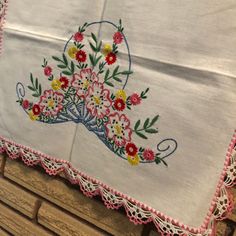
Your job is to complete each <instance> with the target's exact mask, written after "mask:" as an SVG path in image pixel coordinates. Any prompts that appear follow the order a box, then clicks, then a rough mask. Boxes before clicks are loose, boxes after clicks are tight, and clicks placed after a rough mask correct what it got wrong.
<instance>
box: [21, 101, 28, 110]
mask: <svg viewBox="0 0 236 236" xmlns="http://www.w3.org/2000/svg"><path fill="white" fill-rule="evenodd" d="M22 107H23V108H24V109H25V110H27V109H28V108H29V101H28V100H24V101H23V102H22Z"/></svg>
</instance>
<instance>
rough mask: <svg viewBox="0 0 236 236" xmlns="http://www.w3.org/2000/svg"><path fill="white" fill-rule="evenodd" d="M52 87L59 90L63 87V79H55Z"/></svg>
mask: <svg viewBox="0 0 236 236" xmlns="http://www.w3.org/2000/svg"><path fill="white" fill-rule="evenodd" d="M51 86H52V89H53V90H55V91H57V90H59V89H61V81H60V80H59V79H54V80H53V81H52V83H51Z"/></svg>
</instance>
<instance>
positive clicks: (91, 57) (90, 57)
mask: <svg viewBox="0 0 236 236" xmlns="http://www.w3.org/2000/svg"><path fill="white" fill-rule="evenodd" d="M89 59H90V61H91V64H92V66H94V59H93V56H92V55H91V54H89Z"/></svg>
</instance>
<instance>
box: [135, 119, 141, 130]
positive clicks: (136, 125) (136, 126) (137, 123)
mask: <svg viewBox="0 0 236 236" xmlns="http://www.w3.org/2000/svg"><path fill="white" fill-rule="evenodd" d="M140 123H141V120H138V121H137V122H136V124H135V126H134V130H137V129H138V127H139V125H140Z"/></svg>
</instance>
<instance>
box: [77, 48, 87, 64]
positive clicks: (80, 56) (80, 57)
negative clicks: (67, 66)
mask: <svg viewBox="0 0 236 236" xmlns="http://www.w3.org/2000/svg"><path fill="white" fill-rule="evenodd" d="M75 58H76V60H77V61H78V62H85V61H86V58H87V56H86V52H85V51H83V50H79V51H78V52H77V53H76V54H75Z"/></svg>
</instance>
